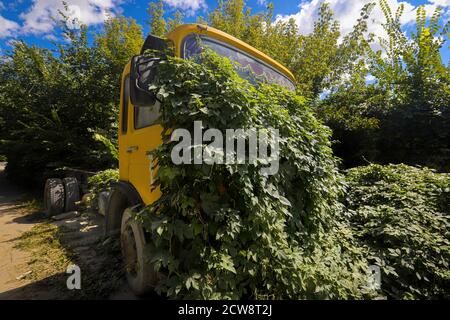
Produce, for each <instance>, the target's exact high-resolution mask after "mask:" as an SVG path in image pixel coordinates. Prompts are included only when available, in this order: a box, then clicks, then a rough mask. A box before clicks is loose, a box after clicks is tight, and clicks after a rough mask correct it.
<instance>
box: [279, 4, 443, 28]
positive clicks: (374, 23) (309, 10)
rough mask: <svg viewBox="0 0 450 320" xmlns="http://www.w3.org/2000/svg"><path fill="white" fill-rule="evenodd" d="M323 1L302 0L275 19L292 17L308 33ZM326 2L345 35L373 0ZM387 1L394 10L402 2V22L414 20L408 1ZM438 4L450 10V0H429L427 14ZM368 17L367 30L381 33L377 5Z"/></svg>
mask: <svg viewBox="0 0 450 320" xmlns="http://www.w3.org/2000/svg"><path fill="white" fill-rule="evenodd" d="M323 2H324V0H309V1H302V2H301V3H300V4H299V11H298V12H297V13H295V14H292V15H278V16H277V17H276V20H289V19H290V18H293V19H294V20H295V21H296V22H297V24H298V25H299V27H300V33H302V34H308V33H310V32H311V31H312V30H313V28H314V21H315V20H316V18H317V16H318V11H319V8H320V6H321V4H322V3H323ZM327 2H328V3H329V4H330V7H331V9H332V10H333V12H334V14H335V18H336V19H337V20H338V21H339V22H340V23H341V32H342V34H343V35H345V34H347V33H349V32H350V31H351V30H352V29H353V26H354V25H355V23H356V21H357V20H358V18H359V17H360V11H361V9H362V8H363V7H364V5H365V4H367V3H369V2H373V0H358V1H354V0H328V1H327ZM387 2H388V4H389V5H390V7H391V8H392V9H393V11H394V12H395V10H397V8H398V6H399V5H400V4H404V6H405V10H404V14H403V16H402V19H401V22H402V24H404V25H406V24H410V23H413V22H415V19H416V9H417V7H415V6H414V5H412V4H411V3H410V2H408V1H398V0H387ZM438 6H441V7H443V8H445V12H450V0H429V1H428V3H427V4H426V6H425V8H426V10H427V14H428V15H429V16H431V15H432V14H433V13H434V10H435V9H436V8H437V7H438ZM370 19H371V20H370V23H369V31H371V32H374V33H375V34H376V35H382V34H383V29H382V27H381V22H383V21H384V15H383V13H382V11H381V9H380V7H379V5H377V6H376V7H375V9H374V11H373V12H372V15H371V18H370Z"/></svg>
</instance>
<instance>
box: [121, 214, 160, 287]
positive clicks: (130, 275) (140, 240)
mask: <svg viewBox="0 0 450 320" xmlns="http://www.w3.org/2000/svg"><path fill="white" fill-rule="evenodd" d="M120 242H121V247H122V257H123V261H124V265H125V273H126V277H127V280H128V284H129V285H130V287H131V289H132V290H133V292H134V293H135V294H137V295H143V294H145V293H148V292H150V291H151V290H152V289H153V288H154V287H155V285H156V284H157V282H158V273H157V272H156V271H155V270H154V269H153V265H151V264H150V262H149V261H148V260H149V259H148V249H149V246H148V244H147V243H146V240H145V236H144V229H143V228H142V225H141V224H140V223H139V222H137V221H136V220H135V219H133V217H132V209H130V208H128V209H126V210H125V211H124V213H123V216H122V225H121V229H120Z"/></svg>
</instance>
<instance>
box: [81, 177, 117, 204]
mask: <svg viewBox="0 0 450 320" xmlns="http://www.w3.org/2000/svg"><path fill="white" fill-rule="evenodd" d="M117 181H119V170H118V169H108V170H105V171H101V172H99V173H97V174H96V175H94V176H92V177H89V178H88V184H89V193H90V194H91V198H90V203H91V207H92V208H97V206H98V203H97V200H98V194H99V193H100V192H102V191H110V190H111V185H112V184H113V183H114V182H117Z"/></svg>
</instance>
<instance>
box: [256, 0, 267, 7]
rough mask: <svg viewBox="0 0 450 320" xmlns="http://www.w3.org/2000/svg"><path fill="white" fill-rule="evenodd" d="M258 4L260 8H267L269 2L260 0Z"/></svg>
mask: <svg viewBox="0 0 450 320" xmlns="http://www.w3.org/2000/svg"><path fill="white" fill-rule="evenodd" d="M258 4H259V5H260V6H264V7H267V0H258Z"/></svg>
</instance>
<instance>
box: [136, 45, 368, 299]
mask: <svg viewBox="0 0 450 320" xmlns="http://www.w3.org/2000/svg"><path fill="white" fill-rule="evenodd" d="M150 89H151V90H154V91H155V92H156V93H157V94H158V97H159V98H160V99H162V100H163V102H162V110H163V117H162V119H161V121H162V125H163V127H164V131H163V134H162V136H163V142H164V143H163V145H162V146H161V147H159V148H158V149H157V150H156V151H155V152H154V153H153V156H154V157H155V159H158V165H159V170H158V174H157V180H156V186H157V187H159V188H160V190H161V191H162V196H161V198H160V199H159V200H158V201H156V202H155V203H154V204H153V205H152V206H150V207H149V208H148V209H147V210H145V211H143V212H141V213H140V214H139V215H138V218H139V219H140V220H141V221H142V222H143V224H144V226H145V228H146V229H147V231H149V234H150V235H149V236H150V238H151V243H152V244H153V245H154V247H153V248H152V249H151V250H152V251H151V256H152V258H151V262H152V263H153V264H154V266H155V268H156V269H157V270H159V271H161V272H163V273H164V274H166V277H165V278H164V279H162V280H161V281H160V283H159V285H158V287H157V291H158V292H159V293H160V294H162V293H165V294H166V295H167V296H169V297H172V298H195V299H197V298H201V299H218V298H233V299H238V298H270V299H283V298H290V299H305V298H307V299H325V298H362V297H363V296H364V295H365V294H366V293H368V291H369V290H365V289H364V286H365V285H366V284H367V273H366V269H367V263H366V261H365V260H364V259H362V258H361V254H360V252H359V251H358V249H357V248H356V247H354V246H353V245H352V239H351V236H350V235H348V233H344V232H346V231H348V230H345V229H344V226H343V225H339V224H338V223H337V220H338V219H337V218H336V216H337V215H340V214H342V213H343V210H342V207H341V206H340V205H339V202H338V196H339V195H340V194H341V192H342V190H343V189H342V184H341V176H340V175H339V173H338V170H337V168H336V160H335V159H334V157H333V155H332V152H331V148H330V142H329V135H330V132H329V130H328V129H327V128H326V127H324V126H323V125H322V124H321V123H320V122H318V121H317V120H316V119H315V117H314V116H313V113H312V112H311V110H310V108H309V106H308V105H307V104H306V101H305V99H303V98H302V97H299V96H296V95H295V94H293V93H289V92H287V91H285V90H284V89H281V88H280V87H276V86H269V85H263V84H261V85H259V86H258V87H257V88H255V87H253V86H252V85H251V84H250V83H248V82H247V81H245V80H242V79H241V78H239V76H238V75H237V74H236V73H235V71H234V69H233V67H232V65H231V64H230V62H229V61H228V60H227V59H223V58H220V57H219V56H217V55H215V54H213V53H205V54H204V55H203V57H202V64H196V63H195V62H194V61H190V60H187V61H186V60H180V59H178V58H173V57H168V58H167V61H164V62H163V63H161V64H160V65H159V69H158V72H157V76H156V85H154V86H151V87H150ZM196 120H201V121H202V123H203V127H204V129H207V128H216V129H219V130H221V131H222V132H224V130H225V129H237V128H243V129H248V128H257V129H260V130H264V129H266V128H268V127H273V128H278V129H279V130H280V136H281V141H280V158H281V159H280V170H279V173H278V174H277V175H274V176H269V177H267V176H264V175H262V174H261V173H260V169H261V167H262V166H264V164H263V163H258V164H257V165H255V166H254V165H249V164H245V165H206V164H203V165H182V166H177V165H174V164H173V162H172V160H171V151H172V148H173V147H174V145H175V144H176V143H175V142H171V139H170V133H171V132H172V130H171V128H172V129H173V128H185V129H188V130H190V132H191V133H192V132H193V122H194V121H196ZM202 148H205V146H204V145H203V146H202ZM343 234H345V235H346V236H345V237H344V236H343Z"/></svg>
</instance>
